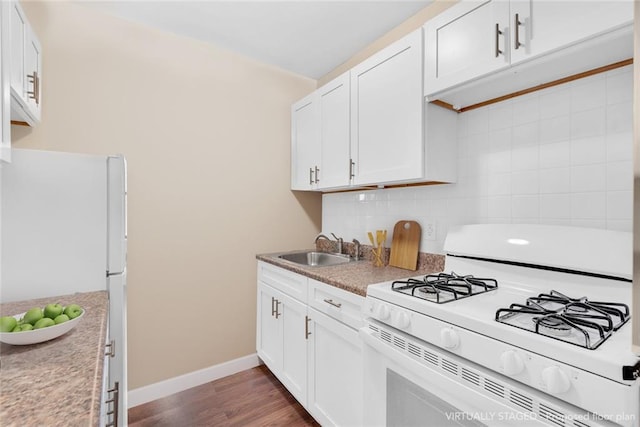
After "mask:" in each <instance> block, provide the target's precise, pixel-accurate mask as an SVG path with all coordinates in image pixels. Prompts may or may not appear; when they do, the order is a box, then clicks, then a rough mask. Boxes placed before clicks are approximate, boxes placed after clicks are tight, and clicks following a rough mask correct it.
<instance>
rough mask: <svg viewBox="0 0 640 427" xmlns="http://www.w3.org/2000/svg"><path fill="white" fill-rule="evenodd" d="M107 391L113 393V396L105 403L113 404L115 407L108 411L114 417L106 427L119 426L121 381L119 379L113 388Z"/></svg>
mask: <svg viewBox="0 0 640 427" xmlns="http://www.w3.org/2000/svg"><path fill="white" fill-rule="evenodd" d="M107 393H113V396H112V397H111V399H109V400H105V402H104V403H106V404H107V405H108V404H109V403H112V404H113V409H112V410H111V411H108V412H107V415H111V416H112V417H113V418H112V419H111V422H110V423H108V424H106V427H118V412H119V406H120V405H119V402H120V383H119V382H118V381H116V382H115V384H114V385H113V388H112V389H109V390H107Z"/></svg>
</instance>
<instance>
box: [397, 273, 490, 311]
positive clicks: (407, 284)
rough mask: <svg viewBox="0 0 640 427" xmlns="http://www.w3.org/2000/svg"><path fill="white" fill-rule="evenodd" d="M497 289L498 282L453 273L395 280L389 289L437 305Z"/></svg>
mask: <svg viewBox="0 0 640 427" xmlns="http://www.w3.org/2000/svg"><path fill="white" fill-rule="evenodd" d="M497 288H498V282H497V281H496V280H495V279H484V278H480V277H473V276H471V275H467V276H460V275H458V274H456V273H455V272H453V271H452V272H451V274H447V273H439V274H429V275H427V276H425V277H424V278H423V279H422V280H419V279H413V278H412V279H407V280H396V281H395V282H393V283H392V285H391V289H393V290H394V291H396V292H401V293H404V294H407V295H411V296H414V297H416V298H422V299H425V300H427V301H431V302H435V303H438V304H444V303H445V302H450V301H455V300H459V299H462V298H466V297H470V296H473V295H478V294H482V293H485V292H489V291H492V290H495V289H497ZM416 290H417V291H418V292H416Z"/></svg>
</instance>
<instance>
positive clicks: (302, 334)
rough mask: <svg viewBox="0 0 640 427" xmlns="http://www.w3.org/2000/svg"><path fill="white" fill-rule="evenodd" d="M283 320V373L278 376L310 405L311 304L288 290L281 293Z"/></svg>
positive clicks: (293, 392) (279, 305) (280, 308)
mask: <svg viewBox="0 0 640 427" xmlns="http://www.w3.org/2000/svg"><path fill="white" fill-rule="evenodd" d="M277 299H278V301H277V304H278V310H279V313H280V316H279V319H278V320H280V322H281V323H282V344H283V348H282V373H281V375H280V376H279V377H278V378H279V379H280V381H282V384H284V385H285V387H287V390H289V392H291V394H292V395H293V396H294V397H295V398H296V400H297V401H298V402H300V404H301V405H302V406H304V407H306V406H307V334H306V332H307V328H308V324H307V305H306V304H303V303H301V302H300V301H297V300H295V299H293V298H291V297H289V296H287V295H285V294H280V295H279V296H278V297H277Z"/></svg>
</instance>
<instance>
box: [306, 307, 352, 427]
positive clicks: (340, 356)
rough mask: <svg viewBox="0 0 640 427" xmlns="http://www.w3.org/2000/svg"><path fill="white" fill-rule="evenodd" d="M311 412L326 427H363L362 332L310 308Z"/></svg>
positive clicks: (309, 409)
mask: <svg viewBox="0 0 640 427" xmlns="http://www.w3.org/2000/svg"><path fill="white" fill-rule="evenodd" d="M309 317H310V319H311V324H312V326H311V335H310V336H309V349H308V356H309V396H308V408H307V410H308V411H309V412H310V413H311V415H313V417H314V418H315V419H316V420H317V421H318V422H319V423H320V424H322V425H323V426H331V425H335V426H360V425H362V407H363V406H362V398H363V397H362V345H361V343H360V338H359V337H358V332H357V331H356V330H355V329H352V328H350V327H348V326H346V325H344V324H342V323H340V322H338V321H336V320H334V319H332V318H330V317H328V316H326V315H324V314H322V313H320V312H319V311H317V310H314V309H309Z"/></svg>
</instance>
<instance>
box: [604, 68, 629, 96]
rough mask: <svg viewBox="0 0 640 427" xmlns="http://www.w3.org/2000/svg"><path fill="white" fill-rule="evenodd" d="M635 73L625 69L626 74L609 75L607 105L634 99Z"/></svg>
mask: <svg viewBox="0 0 640 427" xmlns="http://www.w3.org/2000/svg"><path fill="white" fill-rule="evenodd" d="M630 87H633V71H632V70H631V69H629V68H628V67H625V70H624V72H621V73H618V74H609V75H607V104H618V103H620V102H624V101H631V100H632V99H633V91H632V90H629V88H630Z"/></svg>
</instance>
